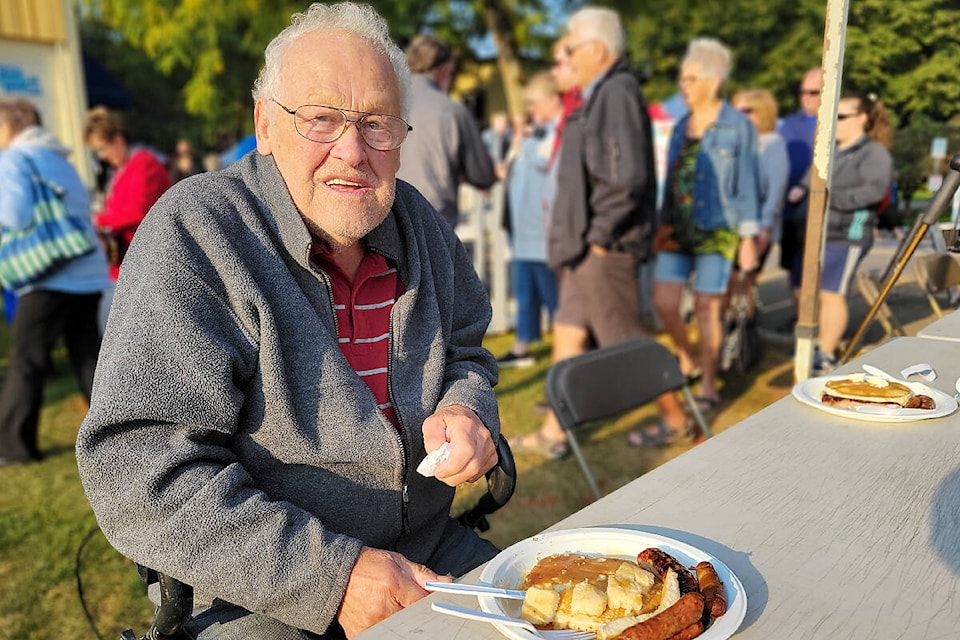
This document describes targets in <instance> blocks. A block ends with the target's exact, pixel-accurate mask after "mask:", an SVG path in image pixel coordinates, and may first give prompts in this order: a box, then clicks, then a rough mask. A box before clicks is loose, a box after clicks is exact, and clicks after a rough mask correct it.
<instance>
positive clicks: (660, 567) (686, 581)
mask: <svg viewBox="0 0 960 640" xmlns="http://www.w3.org/2000/svg"><path fill="white" fill-rule="evenodd" d="M637 564H639V565H640V566H641V567H642V568H644V569H646V570H647V571H650V572H651V573H653V574H654V575H657V576H659V577H660V579H661V580H663V579H664V578H665V577H666V576H667V570H668V569H673V570H674V571H675V572H676V574H677V582H678V583H679V584H680V595H685V594H687V593H695V592H697V591H699V590H700V588H699V587H698V586H697V579H696V578H695V577H694V575H693V574H692V573H690V570H689V569H687V568H686V567H685V566H683V565H682V564H680V561H679V560H677V559H676V558H674V557H673V556H672V555H670V554H669V553H667V552H666V551H664V550H663V549H658V548H657V547H650V548H648V549H644V550H643V551H641V552H640V553H639V554H637Z"/></svg>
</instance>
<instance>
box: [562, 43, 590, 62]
mask: <svg viewBox="0 0 960 640" xmlns="http://www.w3.org/2000/svg"><path fill="white" fill-rule="evenodd" d="M594 40H596V38H587V39H586V40H581V41H580V42H578V43H577V44H568V45H565V46H564V47H563V53H564V54H566V56H567V57H568V58H569V57H570V56H572V55H573V52H574V51H576V50H577V49H579V48H580V47H582V46H583V45H585V44H590V43H591V42H593V41H594Z"/></svg>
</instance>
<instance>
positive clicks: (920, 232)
mask: <svg viewBox="0 0 960 640" xmlns="http://www.w3.org/2000/svg"><path fill="white" fill-rule="evenodd" d="M958 186H960V153H958V154H956V155H954V156H953V159H951V160H950V172H949V173H947V175H946V177H945V178H944V179H943V183H942V184H941V185H940V188H939V189H938V190H937V192H936V193H935V194H934V196H933V199H931V200H930V204H929V205H927V211H926V213H924V214H923V218H922V219H921V220H920V223H919V224H918V225H916V226H915V227H914V233H913V237H912V238H910V242H909V243H908V244H907V247H906V250H905V251H904V252H903V254H902V255H900V256H899V257H898V258H897V261H896V264H895V265H894V268H893V270H892V271H891V273H890V275H889V277H887V279H886V281H885V282H884V283H883V286H882V287H880V293H879V294H878V295H877V299H876V300H874V302H873V305H871V307H870V309H868V310H867V315H866V316H865V317H864V318H863V321H862V322H861V323H860V326H858V327H857V330H856V331H855V332H854V334H853V337H852V338H850V342H848V343H847V348H846V349H845V350H844V352H843V355H842V356H840V359H839V360H838V362H839V363H841V364H842V363H844V362H846V361H847V360H849V359H850V357H851V355H852V354H853V352H854V351H856V349H857V347H858V346H859V345H860V340H861V339H862V338H863V334H864V332H865V331H866V330H867V326H868V325H869V324H870V321H871V320H873V317H874V316H875V315H876V314H877V310H879V309H880V306H881V305H882V304H883V301H884V299H885V298H886V297H887V294H888V293H890V290H891V289H893V285H895V284H896V283H897V279H898V278H899V277H900V273H901V272H902V271H903V269H904V267H906V266H907V262H909V261H910V257H911V256H912V255H913V252H914V251H915V250H916V248H917V245H919V244H920V241H921V240H923V236H924V234H926V232H927V229H928V228H929V227H931V226H933V225H935V224H937V220H938V219H939V218H940V214H941V213H942V212H943V210H944V209H946V208H947V205H948V204H950V202H951V200H953V194H954V193H955V192H956V191H957V187H958Z"/></svg>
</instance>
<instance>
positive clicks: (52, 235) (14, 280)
mask: <svg viewBox="0 0 960 640" xmlns="http://www.w3.org/2000/svg"><path fill="white" fill-rule="evenodd" d="M28 162H30V165H31V169H32V174H33V175H32V187H33V222H31V223H30V225H29V226H27V227H24V228H23V229H4V230H3V233H2V235H0V284H2V285H3V286H4V287H5V288H7V289H13V290H16V289H19V288H21V287H24V286H26V285H28V284H30V283H32V282H35V281H37V280H39V279H40V278H43V277H45V276H47V275H49V274H51V273H53V272H54V271H56V270H57V269H58V268H60V267H62V266H63V265H64V264H65V263H66V262H67V261H69V260H72V259H73V258H78V257H80V256H83V255H86V254H88V253H90V252H91V251H93V250H94V248H95V245H94V242H95V241H94V240H93V238H91V236H90V234H89V233H88V232H87V229H86V228H85V226H84V224H83V223H82V221H80V220H78V219H77V218H74V217H73V216H70V215H69V214H68V213H67V208H66V206H65V205H64V203H63V189H62V188H60V187H59V186H58V185H56V184H54V183H52V182H50V181H48V180H45V179H44V178H43V177H42V176H41V175H40V172H39V171H38V170H37V167H36V165H34V164H33V162H31V161H29V159H28Z"/></svg>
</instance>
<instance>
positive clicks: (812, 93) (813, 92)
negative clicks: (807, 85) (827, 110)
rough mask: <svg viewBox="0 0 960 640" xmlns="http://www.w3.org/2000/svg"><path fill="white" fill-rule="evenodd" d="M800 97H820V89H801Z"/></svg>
mask: <svg viewBox="0 0 960 640" xmlns="http://www.w3.org/2000/svg"><path fill="white" fill-rule="evenodd" d="M800 95H802V96H818V95H820V89H800Z"/></svg>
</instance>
